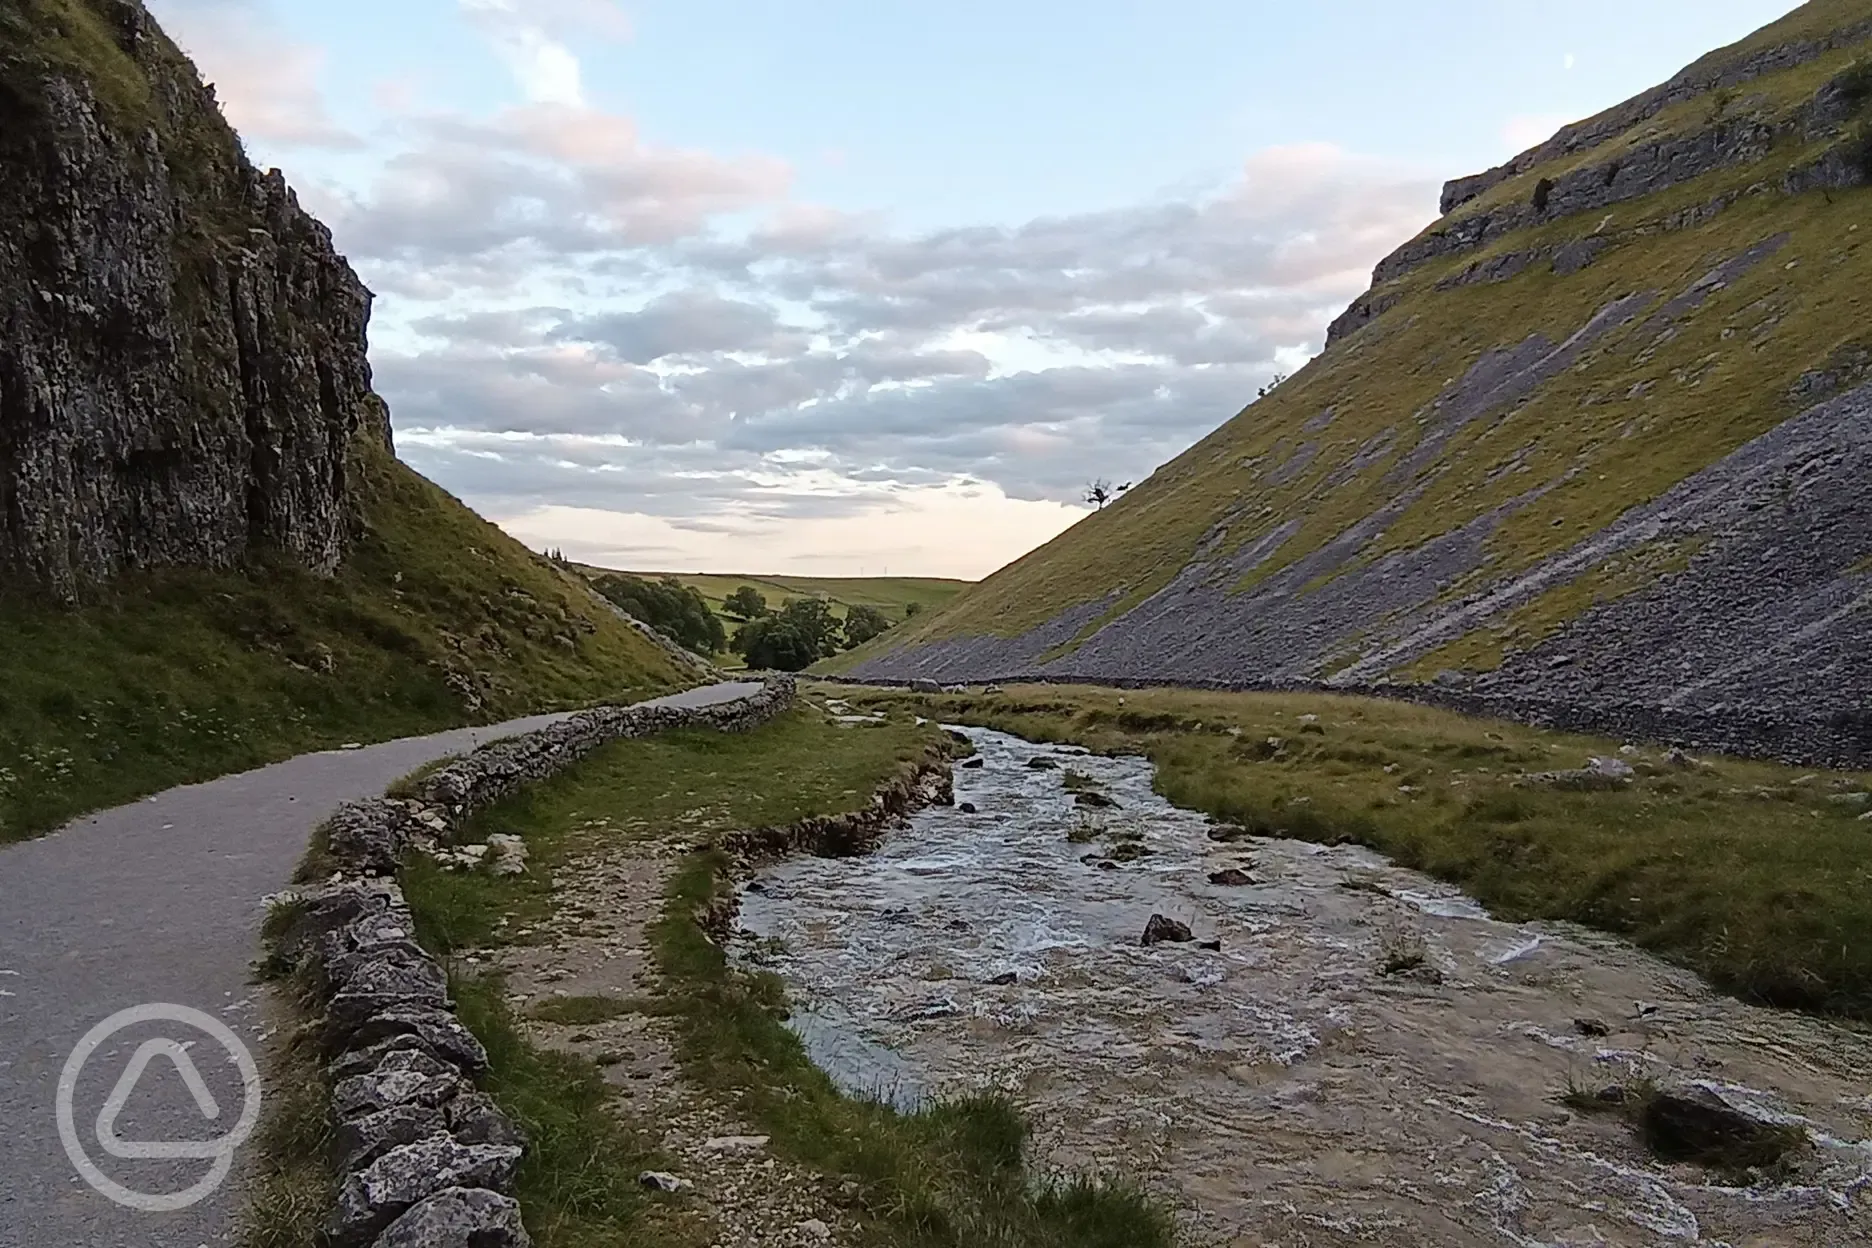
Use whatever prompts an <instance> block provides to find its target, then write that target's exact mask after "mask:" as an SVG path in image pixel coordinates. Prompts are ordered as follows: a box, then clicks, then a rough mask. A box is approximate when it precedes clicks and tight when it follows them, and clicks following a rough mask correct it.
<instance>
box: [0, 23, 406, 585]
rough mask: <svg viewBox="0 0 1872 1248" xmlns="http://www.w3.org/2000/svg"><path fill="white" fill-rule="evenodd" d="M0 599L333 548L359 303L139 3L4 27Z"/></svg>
mask: <svg viewBox="0 0 1872 1248" xmlns="http://www.w3.org/2000/svg"><path fill="white" fill-rule="evenodd" d="M0 172H3V173H4V176H3V177H0V583H16V584H17V583H20V582H25V583H27V584H30V585H33V586H37V587H43V588H44V589H48V590H50V591H51V592H53V593H55V594H57V595H58V596H60V597H62V598H70V597H73V596H75V595H76V594H77V593H78V592H79V591H80V590H81V589H82V588H83V587H84V586H85V585H87V584H90V583H95V582H99V581H102V580H104V579H106V578H109V577H110V576H112V575H114V574H116V573H118V572H121V571H124V570H127V569H133V568H146V567H154V566H160V565H166V564H190V565H203V566H210V567H227V566H231V565H234V564H237V563H239V562H241V561H242V560H244V559H246V558H248V557H249V556H250V555H253V554H257V553H260V552H278V553H280V554H282V555H284V556H286V557H288V558H290V559H292V560H295V561H297V562H299V563H302V564H304V565H306V566H308V567H311V568H313V569H316V570H320V571H329V570H331V569H332V568H334V567H335V566H336V565H337V564H338V562H339V560H340V558H341V557H342V555H343V553H344V548H345V534H346V515H347V506H346V500H347V488H346V479H345V470H346V461H347V454H346V448H347V446H348V445H349V443H350V441H351V439H352V437H353V435H354V434H356V433H358V431H359V430H360V429H361V428H369V429H371V430H372V431H373V432H374V435H375V436H378V437H381V438H384V439H387V438H388V436H389V433H388V424H387V421H385V420H384V418H383V416H382V413H381V408H380V407H379V406H378V404H377V401H376V399H375V398H374V396H373V395H372V393H371V389H370V368H369V365H368V363H367V361H366V358H365V326H366V322H367V320H368V317H369V312H370V294H369V292H368V291H366V290H365V289H364V287H363V285H362V284H361V283H360V282H359V281H358V279H357V276H356V275H355V274H354V273H353V272H352V271H351V269H350V266H349V265H347V264H346V263H345V261H344V260H343V258H342V257H340V256H338V255H337V254H336V253H335V252H334V251H333V250H332V246H331V238H330V235H329V233H328V232H327V231H326V230H325V228H324V227H323V226H322V225H320V224H319V223H318V222H317V221H315V220H313V219H312V218H311V217H310V216H309V215H307V214H306V213H305V212H304V211H303V210H302V209H301V208H300V207H299V204H298V202H297V200H296V199H295V198H294V196H293V193H292V191H291V190H290V189H289V188H288V187H287V186H286V184H285V181H284V180H283V179H282V178H281V176H280V175H279V173H278V172H277V171H274V172H271V173H265V174H262V173H259V172H257V171H256V170H255V169H254V168H253V167H252V166H251V165H250V164H249V163H248V162H247V160H246V158H245V156H244V155H243V154H242V152H241V149H240V145H239V142H238V140H237V139H236V137H235V135H234V133H233V132H232V130H230V129H229V128H228V126H227V124H226V123H225V122H224V121H223V120H222V118H221V116H220V113H219V111H218V109H217V107H216V104H215V99H214V93H213V91H212V89H211V88H209V87H206V86H204V85H203V84H202V82H201V81H200V79H199V77H198V76H197V75H196V73H195V70H194V68H193V67H192V66H191V65H190V64H189V63H188V61H187V60H186V59H185V58H184V57H183V56H182V55H181V54H180V53H179V52H178V51H177V50H176V48H175V46H174V45H173V44H172V43H171V42H170V41H169V40H168V38H167V37H166V36H165V35H164V34H163V33H162V32H161V31H160V30H159V29H158V28H157V27H156V25H155V23H154V22H153V21H152V20H151V19H150V17H149V15H148V14H147V13H146V12H145V11H144V9H143V7H142V4H141V3H140V0H24V2H23V3H20V2H17V0H9V3H8V4H7V5H6V6H5V10H4V11H0Z"/></svg>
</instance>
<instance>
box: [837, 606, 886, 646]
mask: <svg viewBox="0 0 1872 1248" xmlns="http://www.w3.org/2000/svg"><path fill="white" fill-rule="evenodd" d="M890 626H891V622H890V619H889V618H888V617H887V616H885V614H884V613H883V612H882V611H880V610H878V609H877V608H876V607H853V608H851V609H850V610H849V611H847V612H846V613H845V648H846V649H847V650H849V649H851V648H852V647H853V646H862V645H863V644H864V643H865V642H867V641H870V640H871V639H872V638H873V637H875V636H877V635H878V634H879V633H882V632H885V631H887V630H888V629H889V628H890Z"/></svg>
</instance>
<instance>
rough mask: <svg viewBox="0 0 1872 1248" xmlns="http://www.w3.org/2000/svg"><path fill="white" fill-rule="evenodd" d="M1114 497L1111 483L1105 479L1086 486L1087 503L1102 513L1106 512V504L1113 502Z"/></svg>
mask: <svg viewBox="0 0 1872 1248" xmlns="http://www.w3.org/2000/svg"><path fill="white" fill-rule="evenodd" d="M1112 497H1113V494H1112V487H1111V482H1109V481H1107V480H1106V479H1105V478H1103V477H1100V478H1099V479H1098V480H1096V481H1094V482H1092V483H1091V484H1090V485H1088V486H1086V490H1085V501H1086V502H1088V503H1091V504H1092V505H1093V506H1094V507H1097V508H1098V509H1099V510H1100V511H1103V510H1105V504H1106V503H1109V502H1111V500H1112Z"/></svg>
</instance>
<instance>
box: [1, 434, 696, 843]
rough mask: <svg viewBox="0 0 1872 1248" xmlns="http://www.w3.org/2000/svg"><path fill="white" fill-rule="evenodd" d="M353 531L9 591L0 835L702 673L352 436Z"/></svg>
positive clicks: (614, 697)
mask: <svg viewBox="0 0 1872 1248" xmlns="http://www.w3.org/2000/svg"><path fill="white" fill-rule="evenodd" d="M352 480H353V481H354V482H355V483H356V485H357V490H358V505H359V511H358V517H357V520H358V531H357V535H356V538H355V541H354V546H353V549H352V553H351V555H350V556H349V558H348V559H347V561H346V564H345V566H344V567H343V569H342V570H341V571H340V572H339V573H338V574H337V575H336V576H335V577H332V578H329V579H327V578H320V577H316V576H313V575H311V574H309V573H306V572H304V571H301V570H299V569H296V568H291V567H284V566H273V567H257V568H254V569H252V570H250V571H248V572H245V573H234V572H228V573H218V572H207V571H201V570H172V571H166V572H159V573H148V574H139V575H133V576H127V577H124V578H122V579H121V580H119V581H117V582H115V583H113V584H112V585H111V586H109V587H108V588H106V589H104V590H102V591H99V592H98V593H97V594H96V595H95V596H94V597H93V598H92V600H90V601H87V602H85V603H83V604H82V605H79V606H77V607H74V608H63V607H58V606H54V605H51V604H49V603H47V602H45V601H44V600H42V599H40V598H37V597H34V596H28V595H23V594H17V593H15V594H7V593H4V592H0V636H5V637H6V639H7V641H6V645H5V646H4V647H0V841H5V840H10V839H18V838H20V837H24V836H31V835H34V834H36V833H39V832H44V831H46V830H48V829H50V828H53V827H56V826H57V825H59V824H60V823H62V822H64V821H65V820H67V819H69V818H71V817H72V816H74V815H77V814H79V813H81V812H83V811H86V810H91V809H96V808H98V807H103V806H110V805H114V804H117V803H121V802H126V801H130V800H132V799H135V798H137V797H140V796H142V795H144V794H147V793H151V792H155V791H156V790H159V789H163V788H167V787H169V786H171V785H175V784H183V783H189V782H193V781H198V780H205V779H208V778H210V777H213V776H217V775H222V774H225V773H228V772H232V771H238V770H242V769H244V768H248V767H254V766H258V765H260V764H263V763H267V762H272V761H275V760H277V759H280V758H285V757H289V756H291V755H293V754H296V753H299V752H301V751H304V750H308V749H316V748H324V747H330V746H334V745H339V744H343V743H346V742H351V741H359V742H368V741H379V740H384V739H388V738H391V737H397V736H404V735H408V734H411V733H420V732H429V731H434V730H437V729H440V728H445V727H450V726H453V725H459V724H464V723H471V722H491V721H497V720H500V719H505V718H509V717H511V716H513V715H517V714H523V713H528V712H532V711H536V710H544V709H552V708H563V707H571V706H580V705H589V704H592V703H596V702H611V701H632V700H636V699H639V698H643V697H647V696H652V695H654V694H656V693H660V692H664V691H667V690H669V689H672V688H677V687H680V686H682V685H684V684H687V683H690V682H689V681H687V680H685V679H684V678H683V676H682V675H681V674H680V673H678V672H677V671H676V670H675V669H674V668H673V667H672V666H671V665H670V662H669V660H668V659H667V658H666V657H665V656H664V655H663V654H662V652H661V651H659V650H657V649H656V648H655V647H654V646H652V645H651V644H650V643H648V642H647V641H645V640H644V639H643V638H642V637H640V636H639V635H638V634H637V633H636V632H635V631H634V630H632V629H630V628H628V627H627V626H625V625H623V624H622V623H621V622H620V621H618V620H617V619H616V618H615V617H613V616H612V615H611V614H610V613H609V612H608V611H606V610H605V609H604V607H603V606H602V605H600V604H599V603H597V602H596V601H595V600H594V599H592V598H591V596H590V594H589V593H587V592H586V590H585V589H584V587H583V585H582V584H580V583H578V582H577V581H576V579H575V578H573V577H571V576H570V575H569V574H566V573H563V572H560V571H558V570H557V569H555V568H553V567H552V566H551V565H549V564H547V563H546V562H545V561H544V560H542V559H540V558H538V557H536V556H534V555H533V554H532V553H531V552H529V551H527V550H526V549H525V548H524V547H522V546H521V545H520V544H519V543H518V542H515V541H514V540H513V539H512V538H509V537H507V536H506V535H505V534H503V533H502V532H501V531H500V530H499V529H497V528H495V527H494V526H493V525H491V524H489V523H487V522H486V521H484V520H482V519H480V518H479V517H478V516H476V515H474V514H473V513H472V512H470V511H469V510H468V509H467V508H466V507H464V506H462V505H461V504H460V503H459V502H458V501H456V500H455V499H454V498H452V497H450V496H449V495H448V494H446V493H445V492H444V491H442V490H441V489H439V488H437V487H436V486H434V485H432V484H430V483H429V482H428V481H425V480H423V479H422V478H421V477H419V476H417V475H416V474H415V473H414V472H412V471H410V470H409V469H408V468H406V467H404V466H403V465H402V464H400V463H398V462H396V461H394V460H392V459H391V458H390V457H389V456H388V455H387V454H386V453H385V452H384V451H383V450H382V449H381V448H379V447H376V446H373V445H368V444H366V443H364V442H363V441H362V440H360V443H359V445H358V447H357V449H356V462H355V463H354V466H353V474H352Z"/></svg>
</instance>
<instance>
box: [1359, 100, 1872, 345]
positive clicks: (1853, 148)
mask: <svg viewBox="0 0 1872 1248" xmlns="http://www.w3.org/2000/svg"><path fill="white" fill-rule="evenodd" d="M1861 72H1862V71H1859V70H1856V69H1855V70H1852V71H1849V72H1848V74H1843V75H1841V76H1839V77H1837V78H1835V79H1834V80H1832V81H1830V82H1828V83H1827V84H1826V85H1825V86H1823V87H1821V88H1820V90H1819V91H1818V92H1816V93H1815V95H1814V96H1813V97H1812V98H1811V99H1810V100H1809V101H1808V102H1807V103H1806V104H1805V105H1804V106H1803V107H1801V108H1799V109H1797V110H1795V111H1794V112H1793V113H1791V114H1789V115H1788V116H1785V117H1781V118H1778V119H1774V120H1757V119H1755V118H1752V117H1746V116H1744V117H1738V118H1736V119H1734V120H1725V119H1721V118H1717V119H1715V120H1713V121H1712V122H1711V123H1710V124H1708V125H1706V126H1702V127H1699V128H1695V129H1691V130H1689V131H1685V132H1678V133H1672V134H1666V135H1662V136H1660V137H1657V138H1655V139H1652V140H1650V141H1648V142H1643V143H1638V144H1627V145H1621V146H1620V147H1619V148H1618V150H1617V152H1616V154H1607V155H1606V156H1604V157H1603V158H1601V159H1598V160H1591V159H1588V160H1585V161H1582V162H1579V163H1576V164H1574V165H1573V166H1571V167H1569V168H1567V169H1566V170H1565V172H1558V173H1556V174H1555V175H1554V176H1551V177H1542V178H1538V179H1536V180H1535V181H1534V183H1533V185H1532V186H1530V187H1529V188H1528V191H1527V194H1526V195H1525V197H1521V198H1516V199H1513V200H1510V201H1508V202H1505V203H1498V204H1495V205H1492V206H1490V207H1488V208H1486V209H1481V210H1478V211H1475V212H1471V213H1468V214H1466V215H1459V216H1451V217H1449V218H1448V219H1446V220H1444V221H1440V222H1438V223H1437V224H1436V225H1435V226H1433V227H1432V228H1431V229H1429V230H1428V231H1426V232H1425V233H1423V234H1422V235H1420V236H1418V237H1417V238H1415V239H1412V240H1411V241H1410V242H1408V243H1406V244H1405V245H1404V246H1402V247H1400V248H1398V249H1397V250H1396V251H1394V252H1392V253H1391V254H1390V255H1389V256H1386V257H1385V258H1384V259H1383V260H1381V261H1380V262H1379V263H1378V266H1377V268H1376V269H1374V270H1373V271H1372V285H1373V286H1374V287H1377V286H1383V285H1385V284H1386V283H1388V282H1391V281H1394V280H1396V279H1397V278H1400V277H1404V276H1405V275H1407V274H1409V273H1411V272H1412V271H1414V270H1416V269H1418V268H1420V267H1421V266H1423V265H1425V264H1428V263H1430V262H1432V261H1435V260H1440V259H1443V258H1444V257H1446V256H1450V255H1454V254H1457V253H1459V252H1465V251H1476V250H1480V249H1481V248H1483V247H1486V246H1487V245H1488V244H1490V243H1493V242H1495V241H1496V240H1497V239H1500V238H1502V237H1504V236H1506V235H1509V234H1513V233H1515V232H1517V231H1520V230H1525V229H1528V228H1530V227H1532V226H1537V225H1542V224H1544V223H1546V222H1549V221H1556V220H1559V219H1561V218H1564V217H1572V216H1578V215H1581V214H1584V213H1588V212H1593V211H1596V210H1599V209H1603V208H1609V207H1611V206H1612V205H1614V204H1620V203H1625V202H1627V201H1630V200H1634V199H1640V198H1643V197H1644V196H1647V195H1654V194H1657V193H1658V192H1660V191H1665V190H1669V189H1670V188H1672V187H1674V186H1678V185H1680V184H1682V183H1685V182H1688V181H1691V180H1692V179H1694V178H1699V177H1702V176H1703V175H1704V174H1707V173H1712V172H1714V171H1716V170H1719V169H1727V168H1732V167H1736V166H1741V165H1751V164H1755V163H1756V162H1759V161H1762V160H1763V159H1765V158H1766V157H1767V156H1768V155H1769V154H1770V153H1771V152H1773V151H1774V150H1775V148H1776V146H1777V145H1778V144H1783V143H1787V142H1816V141H1822V142H1828V141H1830V142H1831V144H1832V145H1831V146H1830V147H1828V148H1827V149H1826V150H1825V151H1824V152H1822V153H1820V154H1819V155H1817V156H1815V157H1813V158H1812V159H1809V160H1806V161H1804V162H1802V163H1800V164H1799V165H1797V166H1796V167H1795V168H1794V169H1792V170H1790V171H1788V172H1785V173H1782V172H1777V174H1776V177H1775V179H1774V181H1775V183H1776V184H1777V185H1781V186H1783V187H1784V188H1785V189H1786V190H1789V191H1795V192H1798V191H1805V190H1812V189H1816V188H1821V187H1827V188H1836V189H1837V188H1844V187H1850V186H1862V185H1864V184H1865V183H1866V182H1867V181H1868V180H1872V161H1868V159H1867V152H1866V149H1865V142H1866V140H1865V135H1864V133H1863V131H1862V130H1861V129H1860V128H1859V127H1858V126H1857V125H1855V124H1854V123H1855V122H1861V123H1862V117H1861V114H1862V113H1863V111H1864V109H1865V107H1866V105H1867V103H1868V92H1869V88H1868V85H1867V84H1865V83H1862V82H1861V81H1860V74H1861ZM1535 150H1536V151H1537V152H1538V151H1542V150H1545V148H1537V149H1535ZM1547 159H1552V157H1548V158H1547ZM1540 163H1543V162H1533V163H1530V164H1528V165H1526V166H1523V171H1525V170H1530V169H1533V168H1535V167H1537V166H1538V165H1539V164H1540ZM1480 176H1482V177H1484V178H1487V177H1489V176H1491V175H1480ZM1508 176H1511V175H1503V177H1502V178H1499V179H1496V182H1499V181H1505V180H1506V179H1507V177H1508ZM1452 185H1455V184H1454V183H1452ZM1488 185H1489V187H1491V188H1492V187H1493V186H1494V185H1495V182H1490V183H1489V184H1488ZM1481 193H1482V192H1481V191H1480V190H1465V191H1464V192H1462V193H1461V194H1462V198H1461V199H1459V200H1458V201H1457V202H1458V204H1461V203H1466V202H1468V200H1470V199H1473V198H1475V196H1476V195H1479V194H1481ZM1443 197H1444V200H1445V202H1446V203H1447V202H1448V201H1449V200H1450V198H1451V192H1450V191H1449V190H1448V189H1447V188H1446V189H1445V191H1444V196H1443ZM1444 211H1445V212H1446V213H1447V212H1449V211H1450V209H1449V208H1445V209H1444ZM1366 302H1367V303H1368V304H1369V303H1370V302H1371V301H1370V299H1369V298H1368V300H1367V301H1366ZM1355 306H1357V305H1355ZM1367 319H1369V318H1367ZM1349 328H1350V327H1349V326H1347V327H1341V329H1340V331H1339V335H1337V336H1343V335H1344V334H1345V333H1346V332H1348V329H1349Z"/></svg>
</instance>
